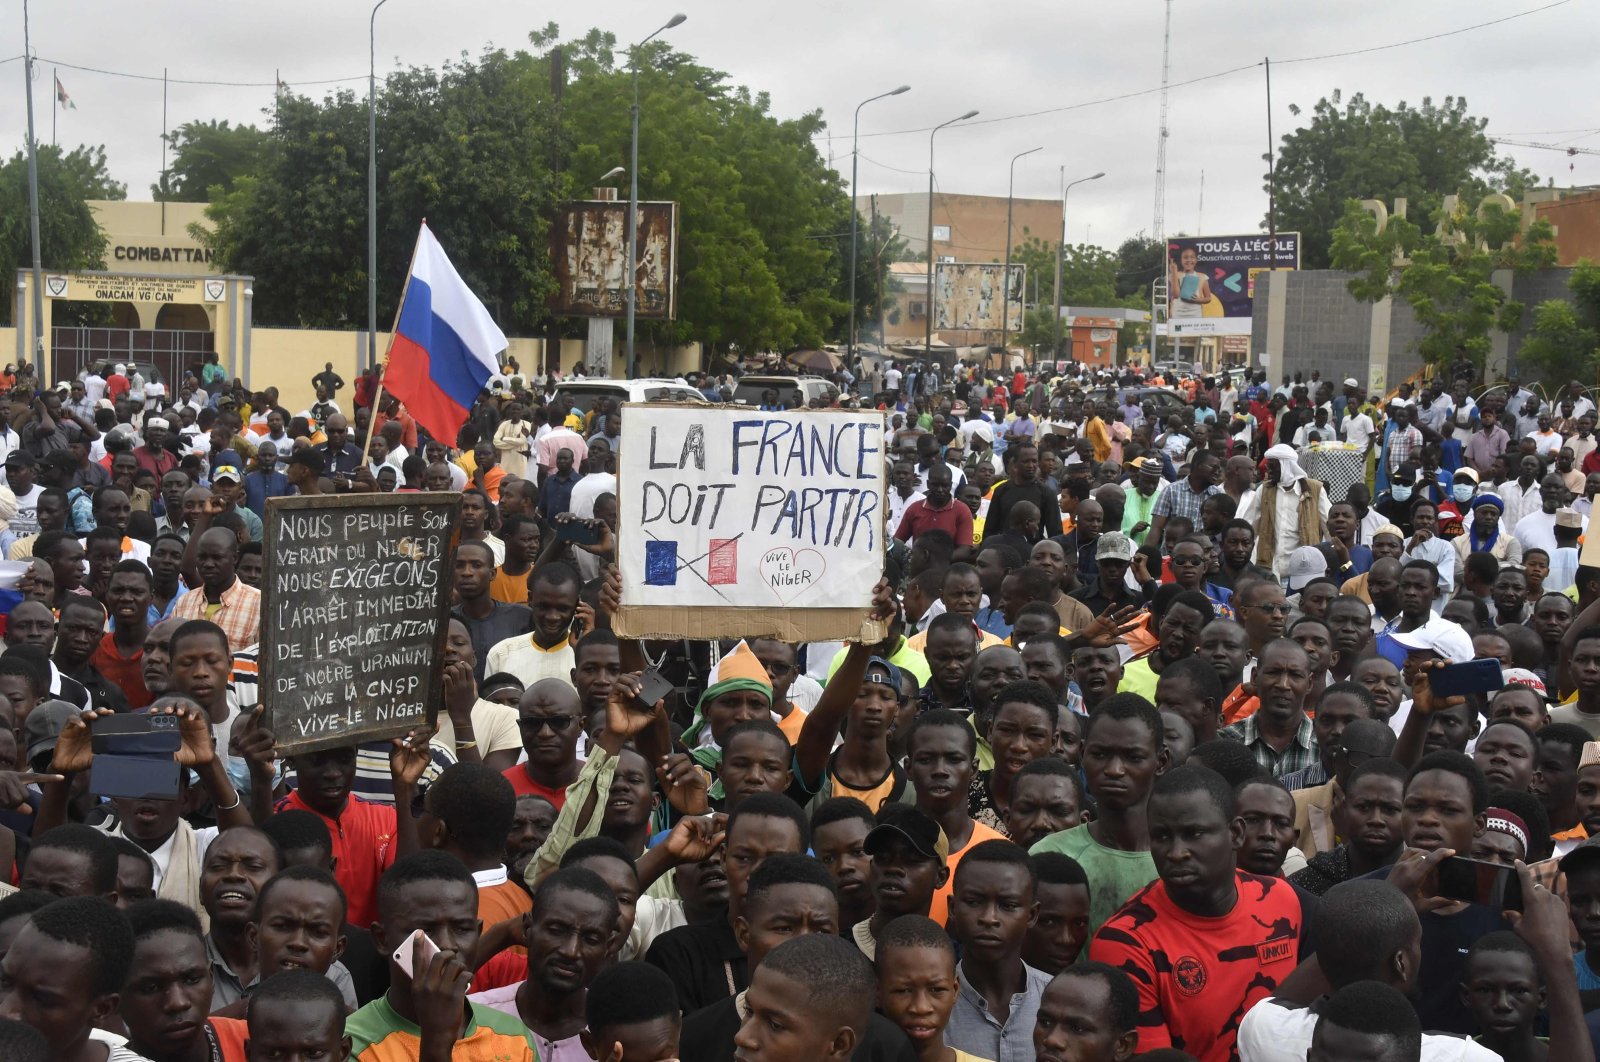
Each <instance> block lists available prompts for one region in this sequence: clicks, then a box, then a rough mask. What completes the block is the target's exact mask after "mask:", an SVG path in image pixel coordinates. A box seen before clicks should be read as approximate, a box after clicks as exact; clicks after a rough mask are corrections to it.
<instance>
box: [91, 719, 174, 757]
mask: <svg viewBox="0 0 1600 1062" xmlns="http://www.w3.org/2000/svg"><path fill="white" fill-rule="evenodd" d="M89 734H90V743H91V744H90V747H91V748H92V749H93V750H94V753H95V755H96V756H100V755H107V754H109V755H114V756H161V755H163V754H165V755H167V756H171V755H172V754H173V753H174V752H177V751H178V748H179V746H180V745H182V744H183V737H182V735H181V734H179V732H178V717H177V716H175V715H148V714H133V713H125V714H122V715H108V716H105V717H103V718H100V719H96V720H94V721H93V722H91V723H90V724H89Z"/></svg>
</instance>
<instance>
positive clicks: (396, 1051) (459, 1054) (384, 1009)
mask: <svg viewBox="0 0 1600 1062" xmlns="http://www.w3.org/2000/svg"><path fill="white" fill-rule="evenodd" d="M467 1006H468V1007H469V1008H470V1012H471V1016H470V1018H469V1019H468V1021H467V1031H466V1033H465V1034H464V1035H463V1036H462V1037H461V1038H460V1039H458V1040H457V1041H456V1046H455V1049H454V1051H453V1052H452V1053H451V1056H450V1057H451V1058H452V1059H454V1060H455V1062H538V1058H539V1056H538V1054H537V1053H536V1052H535V1049H534V1046H533V1034H532V1033H531V1032H529V1031H528V1029H527V1027H526V1026H524V1025H523V1024H522V1022H521V1021H520V1020H518V1018H517V1016H516V1015H515V1014H506V1013H503V1012H501V1011H498V1010H495V1009H494V1008H493V1007H486V1006H484V1005H483V1004H482V1003H471V1002H469V1003H468V1004H467ZM344 1032H345V1035H346V1036H348V1037H350V1041H351V1043H350V1058H351V1059H352V1060H353V1062H401V1060H403V1059H414V1058H416V1057H417V1051H418V1050H419V1049H420V1048H421V1046H422V1030H421V1029H420V1028H419V1027H418V1026H416V1025H415V1024H413V1023H412V1022H409V1021H407V1020H406V1019H404V1018H402V1017H401V1016H400V1015H399V1014H397V1013H395V1009H394V1008H393V1007H391V1006H390V1005H389V999H388V997H387V996H379V997H378V998H377V999H375V1000H373V1001H372V1002H371V1003H368V1004H367V1005H366V1006H364V1007H362V1008H361V1009H360V1010H358V1011H356V1012H355V1013H354V1014H352V1015H350V1016H349V1017H348V1018H346V1019H345V1023H344Z"/></svg>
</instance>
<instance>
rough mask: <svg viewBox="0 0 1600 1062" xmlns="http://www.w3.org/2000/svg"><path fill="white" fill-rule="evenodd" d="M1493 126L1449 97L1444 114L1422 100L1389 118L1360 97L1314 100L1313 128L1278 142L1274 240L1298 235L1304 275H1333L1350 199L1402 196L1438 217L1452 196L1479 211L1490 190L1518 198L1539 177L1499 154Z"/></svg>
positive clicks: (1421, 213) (1421, 212) (1418, 212)
mask: <svg viewBox="0 0 1600 1062" xmlns="http://www.w3.org/2000/svg"><path fill="white" fill-rule="evenodd" d="M1290 112H1291V113H1293V114H1296V115H1298V114H1300V109H1299V108H1298V107H1294V106H1291V107H1290ZM1487 125H1488V119H1487V118H1476V117H1473V116H1472V115H1471V114H1469V113H1468V112H1467V101H1466V99H1465V98H1464V97H1458V96H1448V97H1446V98H1445V101H1444V105H1443V106H1438V105H1435V104H1434V102H1433V100H1432V99H1430V98H1427V97H1424V98H1423V100H1422V106H1420V107H1412V106H1410V105H1409V104H1406V103H1404V102H1401V103H1399V104H1397V105H1396V106H1395V107H1394V108H1392V109H1391V108H1389V107H1385V106H1383V105H1382V104H1373V103H1372V102H1370V101H1369V100H1368V99H1367V98H1366V96H1364V95H1363V94H1361V93H1356V94H1355V95H1354V96H1352V97H1350V99H1349V101H1348V102H1344V101H1343V100H1342V97H1341V94H1340V93H1339V92H1338V91H1335V92H1334V93H1333V96H1332V97H1331V98H1324V99H1321V100H1318V101H1317V104H1316V106H1315V107H1314V108H1313V109H1312V113H1311V121H1310V122H1309V123H1308V124H1306V125H1304V126H1302V127H1300V128H1298V129H1296V130H1294V131H1293V132H1290V133H1288V134H1286V135H1285V136H1284V137H1283V138H1282V140H1281V143H1280V146H1279V149H1278V158H1277V162H1276V168H1275V177H1276V179H1275V180H1274V181H1271V182H1268V183H1269V185H1270V186H1272V187H1274V188H1275V190H1276V201H1277V231H1279V232H1296V231H1298V232H1299V233H1300V241H1301V242H1300V265H1301V268H1303V269H1326V268H1327V267H1328V265H1329V263H1330V262H1332V261H1333V237H1334V228H1335V227H1336V226H1337V225H1338V224H1339V221H1340V219H1341V218H1342V217H1343V216H1344V212H1345V205H1346V204H1347V203H1348V202H1349V201H1350V200H1352V199H1366V198H1376V199H1382V200H1383V201H1384V202H1385V203H1390V202H1392V201H1393V200H1394V199H1396V198H1399V197H1404V198H1405V199H1407V200H1408V201H1409V207H1410V210H1411V212H1412V214H1413V215H1414V216H1417V217H1432V216H1433V214H1434V213H1435V212H1436V211H1437V210H1438V209H1439V208H1440V206H1441V205H1442V203H1443V200H1444V197H1445V196H1447V195H1451V194H1456V193H1459V194H1460V195H1461V196H1462V197H1463V198H1464V199H1466V200H1468V201H1470V202H1473V203H1476V202H1478V201H1479V200H1480V199H1481V198H1482V197H1483V196H1484V194H1486V193H1488V192H1491V191H1500V192H1506V193H1508V194H1510V195H1511V196H1512V198H1514V199H1515V198H1518V197H1520V195H1521V193H1522V191H1523V190H1524V189H1525V188H1527V187H1529V186H1531V185H1533V184H1535V183H1537V178H1535V177H1534V175H1533V174H1532V173H1530V172H1528V171H1527V170H1522V169H1518V168H1517V166H1516V164H1515V163H1514V162H1513V161H1512V160H1510V159H1507V158H1502V157H1500V156H1499V155H1498V154H1497V153H1496V151H1495V146H1494V143H1493V142H1492V141H1491V140H1490V139H1489V137H1488V135H1487V133H1485V131H1484V130H1485V128H1486V126H1487ZM1266 228H1267V223H1266V220H1265V219H1263V221H1262V229H1263V230H1265V229H1266Z"/></svg>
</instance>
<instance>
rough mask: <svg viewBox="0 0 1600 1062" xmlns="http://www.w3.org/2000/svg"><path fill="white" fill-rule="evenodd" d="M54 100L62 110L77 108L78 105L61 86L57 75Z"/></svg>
mask: <svg viewBox="0 0 1600 1062" xmlns="http://www.w3.org/2000/svg"><path fill="white" fill-rule="evenodd" d="M56 102H57V103H59V104H60V105H61V109H62V110H64V111H75V110H77V109H78V105H77V104H76V103H73V102H72V97H71V96H69V95H67V90H66V89H64V88H62V87H61V79H60V78H59V77H58V78H56Z"/></svg>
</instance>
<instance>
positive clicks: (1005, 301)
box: [1000, 146, 1044, 357]
mask: <svg viewBox="0 0 1600 1062" xmlns="http://www.w3.org/2000/svg"><path fill="white" fill-rule="evenodd" d="M1043 150H1044V148H1043V146H1040V147H1036V148H1029V149H1028V150H1027V151H1019V152H1018V153H1017V154H1015V155H1012V156H1011V177H1010V178H1009V179H1008V180H1007V181H1006V269H1005V272H1004V273H1001V274H1000V276H1001V281H1000V355H1001V357H1004V356H1005V351H1006V338H1007V337H1008V336H1009V335H1010V332H1011V195H1012V193H1013V191H1015V189H1016V186H1017V160H1018V159H1020V158H1023V157H1025V156H1027V155H1031V154H1033V153H1034V152H1035V151H1043Z"/></svg>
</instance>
